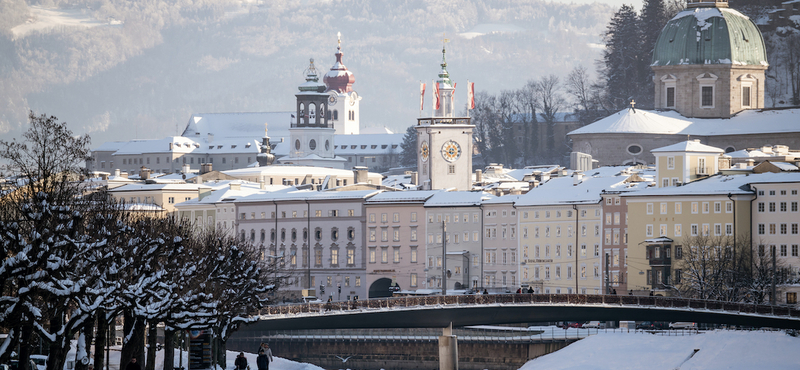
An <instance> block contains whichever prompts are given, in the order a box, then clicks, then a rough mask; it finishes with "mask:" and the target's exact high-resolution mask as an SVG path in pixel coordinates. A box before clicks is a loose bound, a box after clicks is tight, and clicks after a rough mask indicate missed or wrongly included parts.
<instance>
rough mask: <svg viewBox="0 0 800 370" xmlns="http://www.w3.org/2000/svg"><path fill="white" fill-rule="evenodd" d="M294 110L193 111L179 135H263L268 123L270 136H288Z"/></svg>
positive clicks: (195, 136) (192, 136)
mask: <svg viewBox="0 0 800 370" xmlns="http://www.w3.org/2000/svg"><path fill="white" fill-rule="evenodd" d="M292 114H294V112H253V113H243V112H239V113H195V114H192V116H191V117H189V122H188V123H187V125H186V128H185V129H184V130H183V133H182V134H181V136H184V137H189V138H199V137H201V136H208V134H212V135H214V136H215V137H220V138H221V137H246V138H261V137H264V124H265V123H266V124H268V128H269V132H268V134H269V136H270V138H273V139H274V138H280V137H286V138H288V137H289V126H290V125H291V122H292Z"/></svg>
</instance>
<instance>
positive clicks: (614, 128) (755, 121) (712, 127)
mask: <svg viewBox="0 0 800 370" xmlns="http://www.w3.org/2000/svg"><path fill="white" fill-rule="evenodd" d="M798 122H800V109H783V110H764V111H760V110H746V111H742V112H740V113H739V114H737V115H736V116H734V117H731V118H686V117H683V116H682V115H680V114H679V113H678V112H676V111H665V112H656V111H646V110H642V109H637V110H636V112H635V113H634V111H633V110H632V109H623V110H621V111H619V112H617V113H615V114H612V115H611V116H608V117H606V118H603V119H601V120H599V121H597V122H595V123H592V124H589V125H586V126H584V127H581V128H579V129H577V130H574V131H572V132H570V133H569V135H576V134H611V133H645V134H680V135H699V136H718V135H742V134H756V133H782V132H798V131H800V125H798V124H797V123H798Z"/></svg>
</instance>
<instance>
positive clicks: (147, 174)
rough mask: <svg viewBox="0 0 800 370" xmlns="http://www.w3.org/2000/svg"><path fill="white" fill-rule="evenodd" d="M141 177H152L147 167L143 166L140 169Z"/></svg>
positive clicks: (143, 178)
mask: <svg viewBox="0 0 800 370" xmlns="http://www.w3.org/2000/svg"><path fill="white" fill-rule="evenodd" d="M139 178H140V179H142V180H147V179H149V178H150V170H149V169H148V168H147V167H145V166H142V168H140V169H139Z"/></svg>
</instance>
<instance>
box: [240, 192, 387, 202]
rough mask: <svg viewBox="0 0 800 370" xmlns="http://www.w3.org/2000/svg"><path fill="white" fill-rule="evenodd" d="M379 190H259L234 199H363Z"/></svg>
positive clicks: (248, 200) (242, 200)
mask: <svg viewBox="0 0 800 370" xmlns="http://www.w3.org/2000/svg"><path fill="white" fill-rule="evenodd" d="M379 192H380V190H345V191H313V190H296V191H287V192H282V191H276V192H263V193H262V192H259V193H255V194H251V195H248V196H245V197H242V198H239V199H238V200H236V202H263V201H273V200H276V201H292V200H352V199H364V198H368V197H370V196H372V195H375V194H377V193H379Z"/></svg>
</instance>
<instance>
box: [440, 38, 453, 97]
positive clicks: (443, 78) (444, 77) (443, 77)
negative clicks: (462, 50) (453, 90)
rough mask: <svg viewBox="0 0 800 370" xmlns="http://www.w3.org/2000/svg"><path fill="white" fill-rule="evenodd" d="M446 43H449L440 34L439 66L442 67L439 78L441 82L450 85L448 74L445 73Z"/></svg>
mask: <svg viewBox="0 0 800 370" xmlns="http://www.w3.org/2000/svg"><path fill="white" fill-rule="evenodd" d="M448 42H450V40H449V39H448V38H447V37H446V35H445V33H444V32H442V64H440V65H441V66H442V70H441V71H440V72H439V78H440V80H441V82H445V83H447V84H450V73H449V72H447V58H446V56H447V48H446V46H447V43H448Z"/></svg>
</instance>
